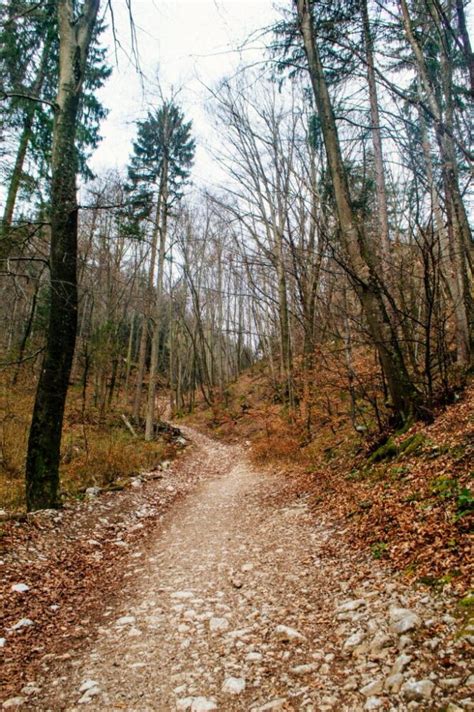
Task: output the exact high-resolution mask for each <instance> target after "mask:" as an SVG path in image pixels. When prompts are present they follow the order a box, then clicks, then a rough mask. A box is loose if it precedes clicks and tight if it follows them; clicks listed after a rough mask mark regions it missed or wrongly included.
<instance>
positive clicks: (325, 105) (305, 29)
mask: <svg viewBox="0 0 474 712" xmlns="http://www.w3.org/2000/svg"><path fill="white" fill-rule="evenodd" d="M296 2H297V8H298V18H299V29H300V33H301V36H302V39H303V44H304V50H305V54H306V58H307V60H308V68H309V73H310V78H311V83H312V86H313V92H314V98H315V101H316V106H317V109H318V114H319V119H320V122H321V128H322V133H323V138H324V144H325V148H326V154H327V159H328V164H329V169H330V174H331V181H332V186H333V190H334V197H335V201H336V208H337V214H338V218H339V224H340V228H341V239H342V243H343V247H344V250H345V252H346V254H347V256H348V258H349V262H350V271H351V273H352V275H353V280H352V281H353V286H354V289H355V290H356V292H357V295H358V297H359V299H360V302H361V304H362V308H363V310H364V314H365V317H366V319H367V324H368V327H369V331H370V334H371V337H372V339H373V342H374V344H375V346H376V348H377V350H378V352H379V355H380V360H381V363H382V366H383V369H384V373H385V376H386V378H387V383H388V387H389V390H390V396H391V399H392V404H393V408H394V411H395V415H396V417H397V418H398V419H400V420H402V421H406V420H408V419H409V418H410V416H411V415H412V414H413V412H414V411H417V413H418V414H420V415H421V414H423V410H420V408H419V406H420V396H419V393H418V392H417V391H416V389H415V387H414V385H413V383H412V381H411V379H410V376H409V374H408V371H407V369H406V365H405V362H404V359H403V356H402V353H401V350H400V345H399V343H398V340H397V337H396V333H395V330H394V327H393V325H392V324H391V323H390V319H389V315H388V314H387V310H386V308H385V305H384V303H383V299H382V295H381V294H380V292H379V289H378V287H377V281H378V280H377V277H376V274H375V264H373V263H372V260H373V254H371V246H370V245H368V244H367V239H366V237H367V236H366V235H365V234H364V233H363V232H362V230H361V228H360V226H359V225H358V224H357V220H356V218H355V215H354V213H353V209H352V205H351V199H350V192H349V186H348V181H347V174H346V170H345V168H344V163H343V160H342V155H341V149H340V144H339V137H338V133H337V127H336V121H335V117H334V111H333V108H332V104H331V99H330V97H329V92H328V88H327V84H326V80H325V77H324V71H323V68H322V65H321V59H320V56H319V50H318V46H317V43H316V40H315V36H314V29H313V20H312V16H311V10H310V2H309V0H296ZM425 415H426V413H425Z"/></svg>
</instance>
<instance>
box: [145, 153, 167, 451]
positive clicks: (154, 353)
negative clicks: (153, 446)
mask: <svg viewBox="0 0 474 712" xmlns="http://www.w3.org/2000/svg"><path fill="white" fill-rule="evenodd" d="M162 171H163V172H162V178H161V184H160V195H159V198H158V200H159V205H160V206H161V218H160V249H159V255H158V275H157V284H156V297H155V299H156V302H155V310H154V311H155V313H154V322H153V333H152V337H151V358H150V373H149V378H148V398H147V404H146V418H145V440H152V439H153V434H154V420H155V395H156V382H157V377H158V354H159V348H160V326H161V300H162V297H163V275H164V269H165V250H166V232H167V222H168V164H167V161H166V159H164V161H163V169H162Z"/></svg>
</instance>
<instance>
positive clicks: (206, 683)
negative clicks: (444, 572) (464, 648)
mask: <svg viewBox="0 0 474 712" xmlns="http://www.w3.org/2000/svg"><path fill="white" fill-rule="evenodd" d="M185 432H186V435H187V436H188V437H190V438H192V440H193V441H194V444H193V446H192V447H191V448H190V451H189V452H188V453H187V454H186V455H185V456H184V458H182V460H181V461H177V462H176V463H174V464H173V468H174V469H176V470H178V471H179V469H180V468H182V467H183V466H186V467H188V468H189V467H192V468H199V469H200V470H201V472H202V473H205V474H206V477H205V479H203V481H202V482H201V483H200V484H199V485H198V487H197V489H195V490H194V491H193V492H192V493H191V494H189V495H188V496H187V497H186V498H185V499H183V500H182V501H181V502H179V503H177V504H176V505H175V506H173V508H172V509H171V510H170V511H169V512H168V513H167V514H166V515H165V517H164V519H163V522H162V525H163V526H162V528H161V530H160V531H159V533H158V534H157V535H156V538H155V540H154V541H153V542H150V541H149V542H147V543H146V544H143V543H142V544H138V545H137V546H136V548H135V549H134V550H131V551H130V553H129V557H128V564H127V565H128V566H129V576H128V579H127V580H128V581H129V582H130V584H129V585H127V587H126V588H124V590H123V591H122V593H121V594H120V595H119V596H118V599H117V600H116V601H113V602H111V605H108V602H107V601H104V610H103V611H102V614H101V619H100V621H99V624H98V626H97V629H96V630H95V631H92V635H91V637H90V639H89V642H87V643H86V644H85V645H84V647H83V648H82V650H81V651H80V653H79V654H78V656H73V658H72V660H69V661H67V662H63V663H62V667H57V666H55V665H53V666H52V667H51V668H50V670H49V671H47V672H46V671H45V673H44V677H43V679H38V680H36V683H35V685H36V687H35V685H32V689H31V690H30V696H28V690H25V689H24V690H23V691H22V694H23V695H24V696H25V695H26V697H25V699H24V702H23V704H21V705H20V706H21V708H22V709H29V710H52V711H53V712H58V711H59V710H76V709H77V710H82V709H84V708H86V709H87V708H88V709H91V710H130V711H132V710H133V711H136V712H145V711H148V710H155V711H158V712H167V711H168V710H169V711H171V710H192V712H203V711H204V710H211V709H217V710H221V712H231V711H232V710H255V711H256V710H262V711H263V710H274V709H275V710H277V709H279V710H306V711H307V712H309V711H310V710H314V711H318V712H319V711H321V712H323V711H324V710H338V711H341V712H342V711H343V710H347V712H349V711H350V712H355V711H357V710H365V709H383V710H389V709H390V710H405V709H406V710H409V709H426V710H428V709H429V710H433V709H439V708H441V706H442V705H444V707H443V709H450V710H453V711H454V710H456V709H472V707H469V706H468V704H469V700H467V699H466V698H467V694H468V693H467V691H466V688H465V684H466V679H467V675H468V671H467V670H466V667H465V665H466V664H465V663H463V661H462V659H461V658H460V657H459V659H457V657H456V642H455V641H454V637H453V633H454V630H455V627H456V621H455V619H454V618H452V617H451V616H448V615H446V608H445V606H446V602H445V601H444V600H443V599H442V598H438V599H437V600H435V599H433V598H431V597H430V596H428V595H427V594H426V590H425V591H415V590H414V589H412V588H409V587H407V586H405V584H403V583H402V582H401V581H400V580H398V579H395V578H392V577H391V576H390V575H389V574H388V572H387V570H386V569H385V568H384V567H383V565H381V564H380V562H374V561H373V559H371V558H370V557H368V556H365V555H362V554H360V553H356V552H353V551H350V550H348V548H347V546H345V545H344V531H343V529H342V528H341V527H340V526H339V525H337V524H336V523H335V522H333V521H331V518H330V515H329V514H328V516H327V517H326V518H322V519H320V520H319V521H315V519H314V516H313V515H312V514H311V512H310V509H309V506H308V499H307V498H306V496H301V497H297V496H296V495H294V496H293V500H292V499H288V480H287V479H285V477H283V476H281V475H279V474H278V473H275V472H273V473H272V472H266V471H259V470H258V469H256V468H255V466H253V465H251V464H249V462H248V460H247V458H246V454H245V449H244V447H243V446H236V445H227V444H223V443H220V442H216V441H214V440H211V439H209V438H207V437H205V436H204V435H201V434H199V433H197V432H195V431H191V430H188V431H186V430H185ZM453 657H456V661H455V663H453V665H452V666H451V667H448V668H446V666H445V667H444V668H439V664H440V663H439V661H440V660H442V659H445V660H446V659H449V658H453ZM471 682H472V680H471ZM37 688H39V689H37ZM455 699H456V700H457V702H458V704H459V703H461V704H462V707H458V706H457V705H455V704H454V700H455ZM461 700H463V701H461ZM18 701H19V700H18ZM449 703H451V706H450V707H449V706H447V705H449ZM11 706H12V707H14V706H15V705H14V704H12V705H11Z"/></svg>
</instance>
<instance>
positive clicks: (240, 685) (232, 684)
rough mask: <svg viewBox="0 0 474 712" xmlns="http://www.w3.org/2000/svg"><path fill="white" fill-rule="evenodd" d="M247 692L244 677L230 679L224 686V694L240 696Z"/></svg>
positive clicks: (225, 681)
mask: <svg viewBox="0 0 474 712" xmlns="http://www.w3.org/2000/svg"><path fill="white" fill-rule="evenodd" d="M244 690H245V680H244V679H243V677H228V678H227V679H226V680H224V684H223V685H222V692H227V693H228V694H230V695H240V693H241V692H243V691H244Z"/></svg>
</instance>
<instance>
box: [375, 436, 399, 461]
mask: <svg viewBox="0 0 474 712" xmlns="http://www.w3.org/2000/svg"><path fill="white" fill-rule="evenodd" d="M397 455H398V446H397V444H396V443H395V442H394V441H393V439H392V438H389V439H388V440H387V442H385V443H384V444H383V445H381V446H380V447H378V448H377V450H374V452H373V453H372V455H371V456H370V457H369V462H381V461H382V460H391V459H392V458H393V457H396V456H397Z"/></svg>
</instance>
